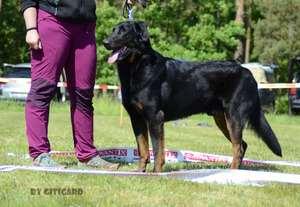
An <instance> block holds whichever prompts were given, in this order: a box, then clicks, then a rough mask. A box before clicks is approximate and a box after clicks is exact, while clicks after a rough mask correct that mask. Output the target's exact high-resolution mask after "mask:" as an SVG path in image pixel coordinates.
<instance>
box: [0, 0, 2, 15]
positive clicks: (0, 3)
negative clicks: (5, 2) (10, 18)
mask: <svg viewBox="0 0 300 207" xmlns="http://www.w3.org/2000/svg"><path fill="white" fill-rule="evenodd" d="M1 8H2V0H0V12H1Z"/></svg>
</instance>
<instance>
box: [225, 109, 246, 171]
mask: <svg viewBox="0 0 300 207" xmlns="http://www.w3.org/2000/svg"><path fill="white" fill-rule="evenodd" d="M237 119H238V118H237V117H233V116H230V115H229V114H228V113H226V114H225V120H226V125H227V129H228V132H229V136H230V140H231V143H232V150H233V159H232V163H231V169H238V168H239V167H240V164H241V162H242V160H243V157H244V154H245V151H246V148H247V144H246V142H243V140H242V136H243V126H242V123H241V122H240V121H239V120H237ZM244 143H245V144H244Z"/></svg>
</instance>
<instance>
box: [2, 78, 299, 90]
mask: <svg viewBox="0 0 300 207" xmlns="http://www.w3.org/2000/svg"><path fill="white" fill-rule="evenodd" d="M8 82H9V79H7V78H0V83H8ZM57 87H63V88H66V87H67V83H65V82H59V83H58V84H57ZM119 88H120V87H119V86H116V85H106V84H99V85H95V87H94V89H95V90H103V91H107V90H119ZM258 88H259V89H289V88H300V83H259V84H258Z"/></svg>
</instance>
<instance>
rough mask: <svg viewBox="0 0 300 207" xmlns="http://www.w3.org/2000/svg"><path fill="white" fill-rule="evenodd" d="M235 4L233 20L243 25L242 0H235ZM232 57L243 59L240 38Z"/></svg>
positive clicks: (242, 45) (242, 47)
mask: <svg viewBox="0 0 300 207" xmlns="http://www.w3.org/2000/svg"><path fill="white" fill-rule="evenodd" d="M235 6H236V16H235V21H236V22H237V23H238V24H240V25H242V26H244V25H245V22H244V0H235ZM234 59H235V60H240V61H242V62H243V61H244V60H243V59H244V44H243V40H242V39H240V40H239V43H238V46H237V49H236V51H235V53H234Z"/></svg>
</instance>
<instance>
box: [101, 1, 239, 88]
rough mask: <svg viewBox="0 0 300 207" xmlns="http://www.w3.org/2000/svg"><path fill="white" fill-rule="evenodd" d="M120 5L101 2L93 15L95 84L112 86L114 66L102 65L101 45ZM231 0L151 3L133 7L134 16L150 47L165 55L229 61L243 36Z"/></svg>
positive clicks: (111, 26) (106, 54)
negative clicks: (145, 27) (145, 31)
mask: <svg viewBox="0 0 300 207" xmlns="http://www.w3.org/2000/svg"><path fill="white" fill-rule="evenodd" d="M121 6H122V5H121V4H120V2H118V1H117V2H116V1H112V0H109V1H108V0H102V1H100V3H99V6H98V10H97V15H98V22H97V43H98V74H100V77H99V78H98V82H101V83H116V82H117V78H116V71H115V69H114V66H109V65H108V64H107V63H106V60H107V57H108V53H109V52H107V51H105V49H104V47H103V46H102V41H103V39H104V38H105V36H106V34H109V33H110V31H111V28H113V26H114V25H115V24H116V23H117V22H119V21H121V20H123V21H124V19H123V18H122V16H121V10H122V9H121ZM234 13H235V11H234V4H233V3H232V1H227V0H222V1H218V2H216V1H208V0H206V1H197V0H194V1H186V0H185V1H184V0H171V1H152V2H151V4H150V6H149V7H148V8H147V9H141V8H135V17H136V19H139V20H144V21H146V22H147V24H148V28H149V33H150V38H151V42H152V45H153V47H154V48H155V49H156V50H158V51H159V52H161V53H162V54H163V55H165V56H170V57H174V58H179V59H188V60H220V59H232V58H233V53H234V50H235V47H236V45H237V38H238V37H239V36H242V35H243V34H244V30H243V29H242V27H241V26H240V25H237V24H235V23H234V22H233V21H232V20H233V19H234Z"/></svg>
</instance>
